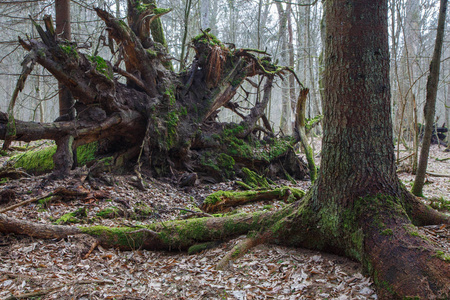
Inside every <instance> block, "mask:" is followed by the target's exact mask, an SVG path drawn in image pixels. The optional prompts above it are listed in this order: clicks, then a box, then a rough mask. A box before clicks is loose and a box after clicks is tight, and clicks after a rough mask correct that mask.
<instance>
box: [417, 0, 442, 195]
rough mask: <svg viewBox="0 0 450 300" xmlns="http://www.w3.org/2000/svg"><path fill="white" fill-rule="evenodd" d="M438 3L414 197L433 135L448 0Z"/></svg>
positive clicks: (420, 189)
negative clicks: (436, 25)
mask: <svg viewBox="0 0 450 300" xmlns="http://www.w3.org/2000/svg"><path fill="white" fill-rule="evenodd" d="M440 3H441V4H440V5H441V6H440V10H439V21H438V28H437V34H436V43H435V46H434V52H433V58H432V60H431V63H430V75H428V81H427V98H426V102H425V107H424V112H423V114H424V117H425V130H424V134H423V140H422V149H421V150H420V158H419V165H418V167H417V174H416V178H415V180H414V185H413V188H412V193H413V194H414V195H416V196H422V194H423V185H424V183H425V173H426V171H427V165H428V154H429V153H430V144H431V135H432V133H433V123H434V115H435V112H436V95H437V89H438V83H439V71H440V66H441V53H442V43H443V40H444V29H445V16H446V13H447V4H448V0H441V2H440Z"/></svg>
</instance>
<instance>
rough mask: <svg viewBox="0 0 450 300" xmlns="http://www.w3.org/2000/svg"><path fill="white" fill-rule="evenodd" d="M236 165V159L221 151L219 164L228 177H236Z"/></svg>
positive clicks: (218, 159) (218, 158) (218, 157)
mask: <svg viewBox="0 0 450 300" xmlns="http://www.w3.org/2000/svg"><path fill="white" fill-rule="evenodd" d="M234 165H235V161H234V159H233V158H232V157H231V156H229V155H227V154H225V153H220V154H219V155H218V156H217V166H218V167H219V168H220V169H221V171H222V172H223V173H224V175H225V177H226V178H232V177H234Z"/></svg>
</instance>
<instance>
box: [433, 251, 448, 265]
mask: <svg viewBox="0 0 450 300" xmlns="http://www.w3.org/2000/svg"><path fill="white" fill-rule="evenodd" d="M436 257H438V258H439V259H441V260H443V261H445V262H449V263H450V255H449V254H447V253H445V252H444V251H441V250H439V251H436Z"/></svg>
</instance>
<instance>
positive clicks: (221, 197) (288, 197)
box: [200, 187, 305, 213]
mask: <svg viewBox="0 0 450 300" xmlns="http://www.w3.org/2000/svg"><path fill="white" fill-rule="evenodd" d="M304 195H305V192H303V191H302V190H299V189H296V188H289V187H281V188H276V189H271V190H270V189H269V190H262V191H254V190H253V191H245V192H231V191H218V192H215V193H213V194H211V195H209V196H208V197H206V199H205V200H204V201H203V203H202V204H201V206H200V208H201V209H202V210H203V211H205V212H207V213H217V212H224V211H225V210H226V209H228V208H230V207H233V206H239V205H243V204H246V203H252V202H257V201H266V200H281V201H285V202H287V203H292V202H294V201H296V200H299V199H301V198H302V197H303V196H304Z"/></svg>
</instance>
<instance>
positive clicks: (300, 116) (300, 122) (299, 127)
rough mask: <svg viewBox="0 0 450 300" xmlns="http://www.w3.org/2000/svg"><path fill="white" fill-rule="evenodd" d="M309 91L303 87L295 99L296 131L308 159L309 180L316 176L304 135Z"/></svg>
mask: <svg viewBox="0 0 450 300" xmlns="http://www.w3.org/2000/svg"><path fill="white" fill-rule="evenodd" d="M308 93H309V89H307V88H303V89H301V90H300V95H299V97H298V100H297V107H296V111H295V125H296V133H297V134H298V138H299V140H300V143H301V145H302V148H303V151H304V152H305V155H306V160H307V161H308V167H309V174H310V178H311V181H314V180H315V179H316V177H317V168H316V164H315V162H314V153H313V151H312V148H311V145H309V142H308V137H307V135H306V128H305V126H306V118H305V113H306V99H307V96H308Z"/></svg>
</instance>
